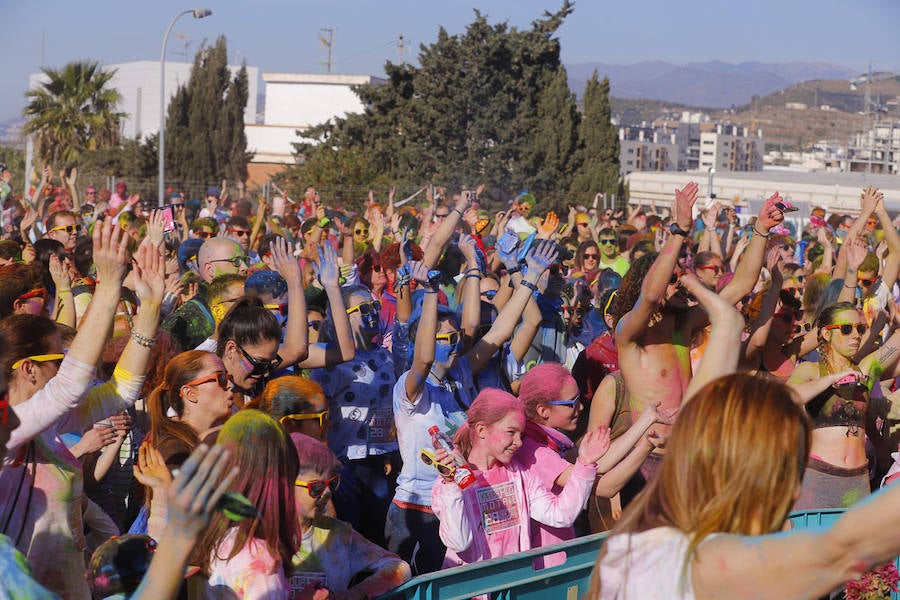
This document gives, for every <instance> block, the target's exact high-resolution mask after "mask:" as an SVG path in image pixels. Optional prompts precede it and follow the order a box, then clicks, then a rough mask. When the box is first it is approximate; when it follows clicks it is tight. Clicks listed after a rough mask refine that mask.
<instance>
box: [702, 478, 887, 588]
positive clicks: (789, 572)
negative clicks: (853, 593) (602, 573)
mask: <svg viewBox="0 0 900 600" xmlns="http://www.w3.org/2000/svg"><path fill="white" fill-rule="evenodd" d="M898 522H900V486H897V485H891V486H887V487H886V488H884V489H882V490H881V491H880V492H877V493H875V494H873V495H872V496H870V497H869V498H866V499H865V500H863V501H861V502H858V503H856V504H854V505H853V507H852V508H850V509H848V510H847V512H846V513H844V514H843V515H842V516H841V517H840V518H839V519H838V520H837V522H836V523H835V524H834V525H833V526H831V527H830V528H829V529H824V530H812V531H800V532H794V533H790V534H787V535H785V534H771V535H765V536H751V537H745V536H737V535H721V536H716V537H714V538H707V541H706V542H704V543H703V544H702V545H700V546H699V548H698V550H697V553H696V555H695V557H694V559H693V561H692V564H691V566H692V571H693V577H692V579H693V582H694V592H695V593H696V595H697V597H698V598H735V599H745V598H747V599H749V598H783V599H800V598H818V597H820V596H824V595H827V594H828V593H829V592H830V591H832V590H834V589H835V588H836V587H838V586H839V585H840V584H842V583H844V582H846V581H848V580H850V579H853V578H856V577H859V576H860V575H862V574H863V573H864V572H865V571H867V570H869V569H871V568H873V567H875V566H877V565H880V564H882V563H884V562H886V561H888V560H891V559H893V558H894V557H895V556H896V555H897V554H898V553H900V536H897V530H896V527H893V526H886V524H888V523H890V524H894V523H898Z"/></svg>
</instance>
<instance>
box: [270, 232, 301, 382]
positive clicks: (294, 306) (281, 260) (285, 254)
mask: <svg viewBox="0 0 900 600" xmlns="http://www.w3.org/2000/svg"><path fill="white" fill-rule="evenodd" d="M271 252H272V268H273V269H274V270H275V271H277V272H278V274H279V275H281V276H282V277H283V278H284V281H285V282H286V283H287V292H288V320H287V326H286V329H285V333H284V343H283V344H282V345H281V348H280V349H279V351H278V353H279V355H280V356H281V358H282V359H283V360H284V364H286V365H293V364H296V363H298V362H302V361H304V360H306V358H307V356H309V324H308V320H307V314H306V294H304V292H303V275H302V273H301V272H300V264H299V263H298V262H297V259H296V258H294V255H293V254H291V253H290V252H289V251H288V245H287V240H285V239H284V238H282V237H279V238H277V239H276V240H275V241H274V243H273V244H272V246H271Z"/></svg>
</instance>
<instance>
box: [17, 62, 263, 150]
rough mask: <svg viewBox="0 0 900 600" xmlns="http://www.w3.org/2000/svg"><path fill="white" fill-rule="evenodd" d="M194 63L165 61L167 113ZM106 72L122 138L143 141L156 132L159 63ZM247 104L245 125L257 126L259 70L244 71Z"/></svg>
mask: <svg viewBox="0 0 900 600" xmlns="http://www.w3.org/2000/svg"><path fill="white" fill-rule="evenodd" d="M191 67H193V63H187V62H172V61H168V60H167V61H166V100H165V108H166V110H168V107H169V101H170V100H171V99H172V96H174V95H175V91H176V90H177V89H178V86H180V85H183V84H185V83H187V81H188V79H189V78H190V75H191ZM103 68H104V69H105V70H110V69H115V70H116V74H115V75H114V76H113V78H112V81H111V82H110V84H111V85H112V87H115V88H116V89H118V90H119V93H120V94H121V95H122V100H121V102H120V104H119V111H120V112H123V113H125V119H124V120H123V121H122V124H121V131H122V135H123V136H124V137H126V138H132V139H136V138H144V137H146V136H148V135H152V134H154V133H158V132H159V123H160V111H159V61H155V60H141V61H137V62H130V63H121V64H118V65H105V66H104V67H103ZM228 68H229V70H230V71H231V74H232V77H233V76H234V75H235V74H237V72H238V71H239V70H240V68H241V67H240V66H239V65H237V66H236V65H230V66H229V67H228ZM247 78H248V100H247V107H246V108H245V109H244V123H255V122H256V95H257V88H258V86H257V80H258V79H259V69H258V68H257V67H249V66H248V67H247ZM43 81H46V76H45V75H44V74H43V73H34V74H32V75H30V76H29V78H28V88H29V89H35V88H37V87H38V86H39V85H40V84H41V83H42V82H43Z"/></svg>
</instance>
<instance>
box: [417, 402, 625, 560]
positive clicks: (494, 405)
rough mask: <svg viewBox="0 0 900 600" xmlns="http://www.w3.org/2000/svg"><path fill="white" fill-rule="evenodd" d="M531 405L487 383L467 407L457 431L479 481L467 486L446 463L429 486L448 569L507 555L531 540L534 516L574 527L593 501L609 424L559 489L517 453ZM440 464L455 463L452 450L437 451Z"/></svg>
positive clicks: (590, 436)
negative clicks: (553, 488) (555, 490)
mask: <svg viewBox="0 0 900 600" xmlns="http://www.w3.org/2000/svg"><path fill="white" fill-rule="evenodd" d="M524 431H525V410H524V409H523V406H522V402H521V401H520V400H519V399H518V398H516V397H515V396H513V395H512V394H509V393H507V392H504V391H502V390H497V389H492V388H488V389H486V390H484V391H482V392H481V393H480V394H478V397H476V398H475V401H474V402H473V403H472V405H471V406H470V407H469V411H468V417H467V419H466V422H465V423H463V425H462V426H461V427H460V428H459V429H458V430H457V432H456V435H455V436H454V442H455V443H456V445H457V447H458V449H459V451H460V452H461V453H462V456H463V457H465V459H466V460H467V461H468V467H469V469H471V470H472V473H473V474H474V476H475V482H474V483H472V484H471V485H468V486H467V487H466V488H465V489H462V488H460V487H459V485H457V483H456V482H455V480H454V478H453V474H452V473H449V472H448V470H447V469H441V470H440V471H439V473H441V477H440V478H439V479H438V480H437V481H436V482H435V484H434V488H433V489H432V493H431V501H432V508H433V510H434V514H435V516H437V518H438V519H439V520H440V529H439V531H440V537H441V541H442V542H443V543H444V544H445V545H446V546H447V554H446V556H445V558H444V565H443V566H444V568H447V567H454V566H458V565H463V564H469V563H474V562H478V561H481V560H487V559H490V558H497V557H498V556H506V555H508V554H513V553H515V552H521V551H523V550H528V549H530V548H531V547H532V538H531V528H530V526H529V520H530V519H534V520H536V521H539V522H541V523H544V524H546V525H550V526H552V527H570V526H571V525H572V523H573V522H574V521H575V518H576V517H577V516H578V513H579V512H581V507H582V506H584V503H585V501H586V500H587V498H588V496H589V494H590V492H591V487H592V486H593V483H594V478H595V476H596V473H597V461H599V460H600V459H601V458H602V457H603V455H604V454H605V453H606V451H607V449H608V448H609V428H607V427H600V428H598V429H596V430H594V431H589V432H588V433H587V434H586V435H585V436H584V439H583V440H582V442H581V447H580V448H579V450H578V460H577V461H576V462H575V464H574V465H573V466H572V472H571V474H570V475H569V478H568V480H567V481H566V484H565V486H563V488H562V491H561V492H560V493H559V494H554V493H553V492H552V491H551V490H550V489H549V488H548V487H547V486H546V485H544V483H543V481H542V479H541V477H539V476H538V475H537V474H535V473H534V472H533V471H531V470H529V469H526V468H525V467H523V466H522V464H521V463H519V462H518V461H517V460H516V459H515V455H516V452H517V451H518V450H519V449H520V448H521V447H522V435H523V433H524ZM434 458H435V461H436V462H437V463H441V464H443V465H452V464H453V459H452V458H451V456H450V455H449V454H448V453H447V451H446V450H443V449H437V450H435V451H434Z"/></svg>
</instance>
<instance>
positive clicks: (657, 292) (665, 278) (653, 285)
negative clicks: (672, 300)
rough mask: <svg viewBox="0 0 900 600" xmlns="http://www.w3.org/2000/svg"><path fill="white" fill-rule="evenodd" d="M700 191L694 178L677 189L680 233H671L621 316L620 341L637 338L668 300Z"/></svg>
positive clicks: (676, 208) (618, 335) (623, 342)
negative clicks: (631, 303) (668, 290)
mask: <svg viewBox="0 0 900 600" xmlns="http://www.w3.org/2000/svg"><path fill="white" fill-rule="evenodd" d="M697 191H698V187H697V183H696V182H693V181H691V182H690V183H688V184H687V185H685V186H684V187H683V188H681V189H680V190H675V223H676V225H677V226H678V227H679V228H680V230H681V233H678V234H674V233H673V235H670V236H669V237H668V239H667V240H666V242H665V244H664V245H663V247H662V249H661V250H660V252H659V256H657V257H656V260H655V261H653V265H652V266H651V267H650V270H649V271H648V272H647V276H646V277H644V282H643V283H642V284H641V294H640V296H639V297H638V300H637V303H635V305H634V308H632V309H631V310H630V311H629V312H628V313H627V314H625V315H624V316H623V317H622V318H621V319H620V320H619V323H618V325H617V331H616V343H617V344H627V343H629V342H631V341H633V340H634V339H635V338H637V337H638V336H639V335H640V333H641V332H642V331H644V330H645V329H646V327H647V323H648V322H649V321H650V317H651V316H652V315H653V313H655V312H656V311H657V310H659V308H660V307H661V306H662V304H663V302H664V301H665V298H666V288H667V287H668V286H669V280H670V279H671V277H672V274H673V273H674V272H675V265H676V264H677V263H678V256H679V254H680V253H681V247H682V245H683V244H684V242H685V238H686V236H687V235H689V232H690V229H691V223H692V219H691V211H692V210H693V207H694V203H695V202H696V201H697Z"/></svg>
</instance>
